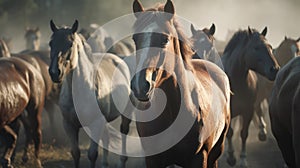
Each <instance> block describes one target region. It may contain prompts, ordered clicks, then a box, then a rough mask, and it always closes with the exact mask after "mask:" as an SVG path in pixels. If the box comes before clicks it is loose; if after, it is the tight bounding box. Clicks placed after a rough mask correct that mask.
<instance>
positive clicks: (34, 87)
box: [0, 58, 45, 167]
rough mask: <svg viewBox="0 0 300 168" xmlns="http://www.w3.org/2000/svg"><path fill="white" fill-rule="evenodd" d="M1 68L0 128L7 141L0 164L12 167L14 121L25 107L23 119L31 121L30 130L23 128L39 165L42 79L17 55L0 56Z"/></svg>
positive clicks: (43, 93)
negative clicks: (29, 139)
mask: <svg viewBox="0 0 300 168" xmlns="http://www.w3.org/2000/svg"><path fill="white" fill-rule="evenodd" d="M0 70H1V72H2V73H1V74H0V92H1V93H0V101H1V103H0V104H1V105H0V107H1V108H0V130H1V135H5V136H4V139H5V142H6V143H7V144H6V150H5V153H4V155H3V159H2V166H3V167H10V166H11V156H12V154H13V152H14V149H15V146H16V141H17V132H15V129H18V127H19V126H16V125H18V123H16V122H17V121H16V120H17V118H18V117H20V116H21V115H22V113H23V111H24V110H25V109H26V110H27V112H28V114H27V115H28V116H27V117H26V118H28V123H29V124H30V125H29V127H27V128H30V129H26V131H27V135H29V134H30V137H32V138H33V140H34V145H35V157H36V159H37V166H39V167H41V162H40V161H39V150H40V148H41V142H42V140H41V138H42V132H41V113H42V110H43V107H44V99H45V89H44V87H45V86H44V82H43V78H42V76H41V75H40V73H39V72H38V71H37V70H36V69H35V68H34V67H33V66H31V65H30V64H28V63H27V62H25V61H23V60H21V59H19V58H1V59H0ZM31 134H32V135H31ZM27 139H28V137H27Z"/></svg>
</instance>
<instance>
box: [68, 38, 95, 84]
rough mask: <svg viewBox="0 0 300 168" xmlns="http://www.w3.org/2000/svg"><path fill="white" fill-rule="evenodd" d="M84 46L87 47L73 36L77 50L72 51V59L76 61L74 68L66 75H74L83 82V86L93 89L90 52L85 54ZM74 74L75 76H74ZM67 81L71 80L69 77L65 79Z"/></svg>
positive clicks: (92, 66)
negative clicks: (86, 85)
mask: <svg viewBox="0 0 300 168" xmlns="http://www.w3.org/2000/svg"><path fill="white" fill-rule="evenodd" d="M84 44H85V45H87V44H86V43H85V42H84V41H82V39H81V38H80V37H79V36H78V35H77V34H75V45H74V47H76V48H77V50H75V51H74V53H73V54H74V59H77V65H76V67H75V68H74V69H73V70H71V71H70V73H68V76H73V75H76V77H78V78H80V79H81V80H83V82H84V83H85V84H88V85H89V86H90V87H93V84H92V83H93V68H94V65H93V64H92V62H91V59H92V55H91V52H86V48H85V46H84ZM76 57H77V58H76ZM74 73H75V74H74ZM67 79H69V80H73V78H71V77H67Z"/></svg>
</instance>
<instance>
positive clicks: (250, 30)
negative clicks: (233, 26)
mask: <svg viewBox="0 0 300 168" xmlns="http://www.w3.org/2000/svg"><path fill="white" fill-rule="evenodd" d="M248 32H249V34H250V35H252V33H253V31H252V29H251V28H250V26H248Z"/></svg>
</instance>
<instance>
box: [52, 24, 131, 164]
mask: <svg viewBox="0 0 300 168" xmlns="http://www.w3.org/2000/svg"><path fill="white" fill-rule="evenodd" d="M78 24H79V23H78V21H77V20H76V21H75V22H74V24H73V25H72V27H60V28H58V27H57V26H56V25H55V24H54V22H53V21H52V20H51V21H50V28H51V30H52V32H53V33H52V36H51V40H50V42H49V45H50V48H51V63H50V66H49V74H50V76H51V79H52V81H53V82H56V83H60V82H62V88H61V92H60V99H59V106H60V108H61V111H62V115H63V124H64V128H65V131H66V134H67V136H68V137H69V140H70V142H71V154H72V157H73V160H74V167H76V168H78V167H79V160H80V149H79V146H78V133H79V129H80V128H82V127H83V126H84V127H89V126H90V125H89V124H95V125H94V126H95V127H96V128H90V127H89V128H90V129H91V130H92V131H90V132H91V134H94V135H90V137H91V143H90V147H89V149H88V158H89V160H90V167H95V166H96V159H97V156H98V144H97V143H98V142H99V139H102V142H103V145H104V148H103V158H102V167H106V166H108V161H107V157H108V143H109V139H108V138H109V137H107V136H102V135H104V133H101V132H105V131H101V129H100V128H99V127H101V125H103V124H104V123H103V122H104V121H103V120H100V121H99V120H98V118H97V117H95V116H94V115H95V114H94V113H95V109H92V106H91V105H90V104H89V103H86V102H84V105H82V106H83V107H82V106H79V107H78V106H76V105H77V103H78V102H75V100H76V97H75V96H77V99H78V96H79V97H80V98H83V99H82V100H84V101H86V100H90V99H91V98H89V97H88V96H89V95H95V94H96V98H97V100H96V101H97V107H96V108H97V110H99V108H100V110H101V112H102V114H103V116H104V117H105V119H104V120H106V121H105V122H110V121H113V120H115V119H116V118H117V117H119V116H120V113H121V112H122V111H120V110H119V109H118V108H117V104H116V102H114V101H116V100H118V102H119V103H120V104H123V105H125V106H126V104H127V101H126V100H128V101H129V96H130V74H129V69H128V67H127V65H126V64H125V62H124V61H123V60H122V59H120V58H119V57H118V56H116V55H113V54H109V53H103V54H101V53H98V54H97V55H92V53H91V48H90V47H89V45H88V44H87V42H86V41H85V39H84V38H83V37H81V36H80V35H79V34H77V32H76V31H77V29H78ZM99 58H101V62H100V63H99V65H98V64H96V65H95V64H93V63H95V62H96V60H95V59H99ZM115 71H120V72H121V73H122V74H121V76H120V79H119V80H120V82H122V83H120V84H119V86H117V88H114V87H112V86H113V85H112V84H113V81H112V79H111V78H112V75H113V72H115ZM93 74H94V75H93ZM94 76H95V79H94V78H93V77H94ZM76 79H78V80H76ZM122 79H123V80H122ZM72 82H73V84H72ZM118 83H119V82H118ZM74 90H75V91H79V92H80V93H79V95H76V94H75V93H76V92H74ZM112 94H117V95H118V96H117V99H114V100H113V99H112V98H113V97H112V96H111V95H112ZM96 98H95V99H96ZM79 103H82V102H79ZM86 104H87V105H86ZM75 108H76V109H75ZM82 118H84V121H87V122H84V121H82ZM129 124H130V120H129V119H128V118H126V117H124V116H123V115H122V122H121V127H120V128H121V133H123V134H125V135H126V134H127V133H128V131H129ZM92 126H93V125H92ZM93 129H95V130H93ZM92 137H93V138H92ZM122 145H123V146H122V150H124V149H125V150H126V148H124V146H125V147H126V137H124V136H122ZM122 152H126V151H122ZM125 154H126V153H124V155H125ZM126 160H127V157H126V156H121V157H120V161H121V163H120V164H121V165H120V166H122V167H124V166H125V163H126Z"/></svg>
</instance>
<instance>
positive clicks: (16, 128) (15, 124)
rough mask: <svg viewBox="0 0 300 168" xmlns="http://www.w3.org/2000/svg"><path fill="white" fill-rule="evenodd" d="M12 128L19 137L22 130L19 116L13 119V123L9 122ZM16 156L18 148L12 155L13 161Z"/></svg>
mask: <svg viewBox="0 0 300 168" xmlns="http://www.w3.org/2000/svg"><path fill="white" fill-rule="evenodd" d="M9 125H10V128H11V129H12V130H13V131H14V132H15V134H16V135H17V137H18V136H19V131H20V127H21V124H20V120H19V119H18V118H17V119H16V120H15V121H13V122H12V123H10V124H9ZM15 156H16V148H15V150H14V152H13V154H12V156H11V162H12V163H13V162H14V160H15Z"/></svg>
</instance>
